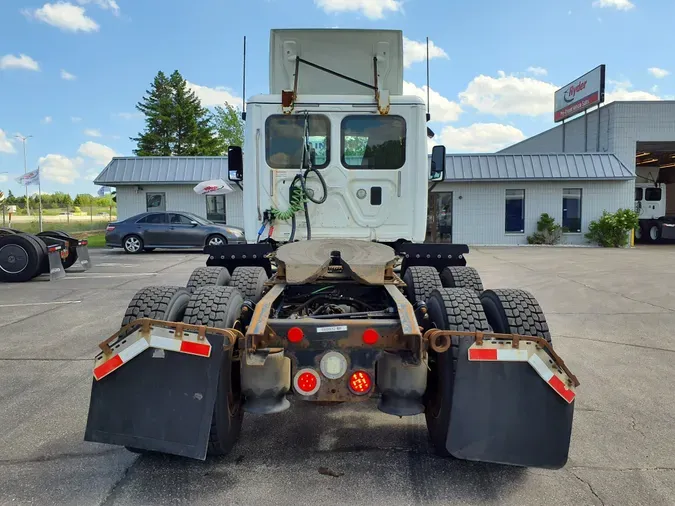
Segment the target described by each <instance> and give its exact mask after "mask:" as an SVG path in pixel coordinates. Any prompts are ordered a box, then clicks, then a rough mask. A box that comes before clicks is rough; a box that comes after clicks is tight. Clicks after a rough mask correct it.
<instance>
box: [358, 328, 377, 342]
mask: <svg viewBox="0 0 675 506" xmlns="http://www.w3.org/2000/svg"><path fill="white" fill-rule="evenodd" d="M379 338H380V334H378V333H377V330H374V329H366V330H365V332H364V333H363V336H362V339H363V342H364V343H365V344H369V345H373V344H375V343H376V342H377V340H378V339H379Z"/></svg>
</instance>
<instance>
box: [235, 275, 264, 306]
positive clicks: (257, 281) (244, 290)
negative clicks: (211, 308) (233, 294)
mask: <svg viewBox="0 0 675 506" xmlns="http://www.w3.org/2000/svg"><path fill="white" fill-rule="evenodd" d="M266 281H267V272H266V271H265V269H263V268H262V267H237V268H236V269H234V271H233V272H232V279H230V284H229V286H232V287H234V288H236V289H237V290H239V291H240V292H241V295H242V297H244V300H250V301H251V302H258V301H259V300H260V298H261V297H262V293H263V290H264V289H265V282H266Z"/></svg>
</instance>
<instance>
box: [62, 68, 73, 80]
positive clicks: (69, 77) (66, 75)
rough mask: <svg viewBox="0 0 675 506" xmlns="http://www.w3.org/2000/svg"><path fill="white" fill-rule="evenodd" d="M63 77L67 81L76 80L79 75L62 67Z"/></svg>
mask: <svg viewBox="0 0 675 506" xmlns="http://www.w3.org/2000/svg"><path fill="white" fill-rule="evenodd" d="M61 79H65V80H66V81H74V80H75V79H77V77H75V76H74V75H73V74H71V73H70V72H68V71H67V70H63V69H61Z"/></svg>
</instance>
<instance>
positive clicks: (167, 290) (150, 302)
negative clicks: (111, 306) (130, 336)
mask: <svg viewBox="0 0 675 506" xmlns="http://www.w3.org/2000/svg"><path fill="white" fill-rule="evenodd" d="M189 301H190V292H188V290H187V288H184V287H182V286H147V287H145V288H143V289H142V290H139V291H138V292H136V295H134V297H133V298H132V299H131V302H130V303H129V306H128V307H127V310H126V312H125V313H124V318H123V319H122V327H124V326H125V325H128V324H130V323H131V322H133V321H134V320H138V319H139V318H152V319H153V320H164V321H168V322H179V321H182V320H183V316H184V315H185V308H186V307H187V305H188V302H189Z"/></svg>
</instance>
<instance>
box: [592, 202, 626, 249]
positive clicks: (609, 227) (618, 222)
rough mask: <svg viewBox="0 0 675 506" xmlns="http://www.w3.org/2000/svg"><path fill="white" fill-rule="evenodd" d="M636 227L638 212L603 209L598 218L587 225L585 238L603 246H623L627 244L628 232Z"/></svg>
mask: <svg viewBox="0 0 675 506" xmlns="http://www.w3.org/2000/svg"><path fill="white" fill-rule="evenodd" d="M637 227H638V214H637V213H636V212H635V211H633V210H632V209H619V210H618V211H617V212H615V213H608V212H607V211H603V213H602V216H601V217H600V219H599V220H597V221H592V222H591V223H590V225H589V226H588V233H587V234H586V239H588V240H589V241H590V242H592V243H595V244H598V245H600V246H603V247H605V248H623V247H625V246H626V245H627V244H628V232H630V231H631V230H633V229H635V228H637Z"/></svg>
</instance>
